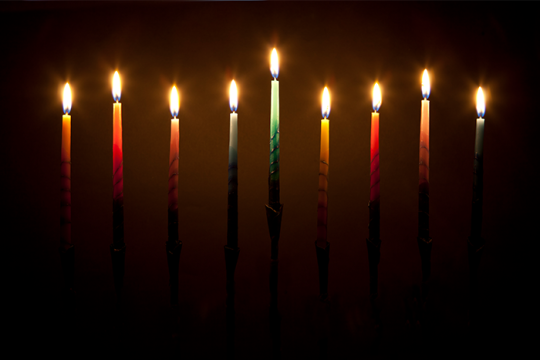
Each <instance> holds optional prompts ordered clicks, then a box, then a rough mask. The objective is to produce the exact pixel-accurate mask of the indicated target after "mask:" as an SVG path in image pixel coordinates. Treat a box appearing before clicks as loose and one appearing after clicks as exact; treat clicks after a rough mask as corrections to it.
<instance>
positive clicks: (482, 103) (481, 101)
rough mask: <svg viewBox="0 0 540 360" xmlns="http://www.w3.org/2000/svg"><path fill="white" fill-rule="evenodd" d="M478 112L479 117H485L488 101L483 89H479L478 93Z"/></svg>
mask: <svg viewBox="0 0 540 360" xmlns="http://www.w3.org/2000/svg"><path fill="white" fill-rule="evenodd" d="M476 112H477V113H478V116H479V117H483V116H484V114H485V113H486V100H485V98H484V92H483V91H482V88H481V87H479V88H478V93H477V94H476Z"/></svg>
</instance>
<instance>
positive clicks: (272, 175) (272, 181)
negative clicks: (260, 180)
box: [268, 49, 280, 211]
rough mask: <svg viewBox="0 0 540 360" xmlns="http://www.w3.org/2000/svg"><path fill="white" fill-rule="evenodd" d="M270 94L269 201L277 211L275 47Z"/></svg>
mask: <svg viewBox="0 0 540 360" xmlns="http://www.w3.org/2000/svg"><path fill="white" fill-rule="evenodd" d="M270 72H271V73H272V76H273V78H274V80H272V96H271V99H270V170H269V175H268V189H269V202H270V206H271V207H272V209H274V210H275V211H279V209H280V205H279V201H280V199H279V81H277V77H278V75H279V61H278V55H277V51H276V49H274V50H272V55H271V56H270Z"/></svg>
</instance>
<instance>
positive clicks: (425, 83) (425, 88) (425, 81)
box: [422, 69, 431, 99]
mask: <svg viewBox="0 0 540 360" xmlns="http://www.w3.org/2000/svg"><path fill="white" fill-rule="evenodd" d="M430 92H431V86H430V84H429V76H428V73H427V69H425V70H424V74H423V75H422V96H424V99H427V98H429V93H430Z"/></svg>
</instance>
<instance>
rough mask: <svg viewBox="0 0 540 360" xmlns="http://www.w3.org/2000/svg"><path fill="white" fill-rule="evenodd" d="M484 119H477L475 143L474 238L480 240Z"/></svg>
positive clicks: (472, 230)
mask: <svg viewBox="0 0 540 360" xmlns="http://www.w3.org/2000/svg"><path fill="white" fill-rule="evenodd" d="M483 155H484V119H482V118H478V119H476V139H475V142H474V172H473V203H472V224H471V225H472V228H471V235H472V238H474V239H477V238H480V235H481V232H482V203H483V190H484V184H483V182H484V159H483Z"/></svg>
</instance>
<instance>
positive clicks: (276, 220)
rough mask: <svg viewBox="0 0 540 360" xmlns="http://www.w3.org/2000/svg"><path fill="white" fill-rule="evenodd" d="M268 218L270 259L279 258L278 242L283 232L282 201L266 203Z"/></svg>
mask: <svg viewBox="0 0 540 360" xmlns="http://www.w3.org/2000/svg"><path fill="white" fill-rule="evenodd" d="M265 206H266V220H267V222H268V231H269V233H270V241H271V245H270V246H271V248H270V259H272V260H277V258H278V242H279V236H280V233H281V216H282V214H283V205H282V204H280V203H277V204H272V205H268V204H266V205H265Z"/></svg>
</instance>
